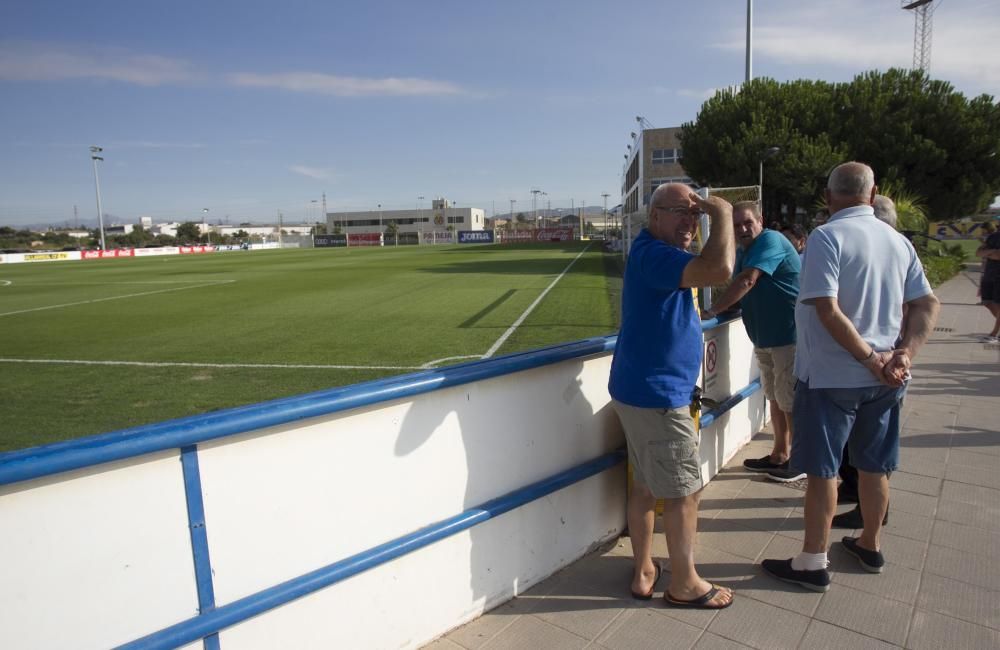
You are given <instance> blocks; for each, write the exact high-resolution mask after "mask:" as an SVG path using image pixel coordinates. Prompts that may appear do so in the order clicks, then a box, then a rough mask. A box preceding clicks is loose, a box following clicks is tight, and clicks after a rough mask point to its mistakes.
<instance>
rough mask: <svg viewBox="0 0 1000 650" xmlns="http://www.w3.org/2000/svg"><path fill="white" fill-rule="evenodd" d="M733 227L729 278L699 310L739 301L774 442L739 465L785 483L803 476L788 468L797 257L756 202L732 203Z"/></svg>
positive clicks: (711, 311)
mask: <svg viewBox="0 0 1000 650" xmlns="http://www.w3.org/2000/svg"><path fill="white" fill-rule="evenodd" d="M733 232H734V233H735V234H736V239H737V241H739V244H740V250H739V251H738V252H737V254H736V269H735V275H734V276H733V281H732V282H731V283H730V284H729V287H728V288H727V289H726V290H725V291H724V292H723V293H722V295H721V296H719V298H718V299H717V300H716V301H715V304H713V305H712V307H711V309H708V310H706V312H705V313H704V314H702V315H703V316H704V317H705V318H714V317H715V316H716V315H717V314H718V313H720V312H723V311H725V310H727V309H729V308H730V307H731V306H733V305H734V304H736V303H737V302H739V303H740V305H741V307H742V308H743V326H744V327H746V330H747V336H749V337H750V340H751V341H752V342H753V346H754V354H755V355H756V356H757V364H758V365H759V366H760V379H761V384H763V386H764V395H765V397H767V399H768V400H769V401H770V403H771V426H772V427H773V428H774V446H773V447H772V448H771V453H770V454H768V455H767V456H764V457H763V458H749V459H747V460H745V461H743V467H744V468H746V469H748V470H750V471H751V472H767V477H768V478H770V479H772V480H775V481H781V482H784V483H787V482H790V481H797V480H800V479H804V478H805V477H806V475H805V474H803V473H802V472H799V471H796V470H795V469H792V468H789V467H788V458H789V457H790V456H791V453H792V403H793V402H794V399H795V301H796V299H797V298H798V296H799V269H800V267H801V261H800V258H799V254H798V252H797V251H796V250H795V247H794V246H792V244H791V243H790V242H789V241H788V239H786V238H785V237H784V236H783V235H782V234H780V233H779V232H778V231H777V230H769V229H767V228H765V227H764V219H763V218H762V217H761V214H760V209H759V208H758V207H757V203H756V202H755V201H740V202H739V203H737V204H736V205H734V206H733Z"/></svg>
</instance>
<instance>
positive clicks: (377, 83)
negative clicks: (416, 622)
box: [229, 72, 465, 97]
mask: <svg viewBox="0 0 1000 650" xmlns="http://www.w3.org/2000/svg"><path fill="white" fill-rule="evenodd" d="M229 81H230V83H232V84H233V85H236V86H246V87H251V88H278V89H281V90H292V91H295V92H304V93H317V94H321V95H337V96H340V97H364V96H374V95H397V96H398V95H405V96H413V95H463V94H465V91H464V90H462V88H460V87H459V86H458V85H456V84H453V83H451V82H448V81H434V80H431V79H417V78H413V77H385V78H382V79H366V78H363V77H341V76H337V75H330V74H322V73H319V72H282V73H276V74H256V73H252V72H241V73H238V74H233V75H230V77H229Z"/></svg>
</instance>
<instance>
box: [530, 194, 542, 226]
mask: <svg viewBox="0 0 1000 650" xmlns="http://www.w3.org/2000/svg"><path fill="white" fill-rule="evenodd" d="M541 193H542V191H541V190H540V189H538V188H537V187H533V188H531V219H532V221H534V222H535V228H537V227H538V195H539V194H541Z"/></svg>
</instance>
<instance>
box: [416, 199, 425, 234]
mask: <svg viewBox="0 0 1000 650" xmlns="http://www.w3.org/2000/svg"><path fill="white" fill-rule="evenodd" d="M417 214H419V215H420V233H421V234H423V232H424V197H422V196H418V197H417ZM418 241H419V240H418Z"/></svg>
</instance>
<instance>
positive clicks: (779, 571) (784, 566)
mask: <svg viewBox="0 0 1000 650" xmlns="http://www.w3.org/2000/svg"><path fill="white" fill-rule="evenodd" d="M760 566H761V568H763V569H764V573H766V574H768V575H770V576H772V577H775V578H777V579H778V580H781V581H782V582H790V583H792V584H794V585H799V586H801V587H805V588H806V589H809V590H810V591H820V592H823V591H826V590H828V589H829V588H830V572H829V571H827V570H826V569H817V570H816V571H796V570H795V569H793V568H792V561H791V560H764V561H763V562H761V563H760Z"/></svg>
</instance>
